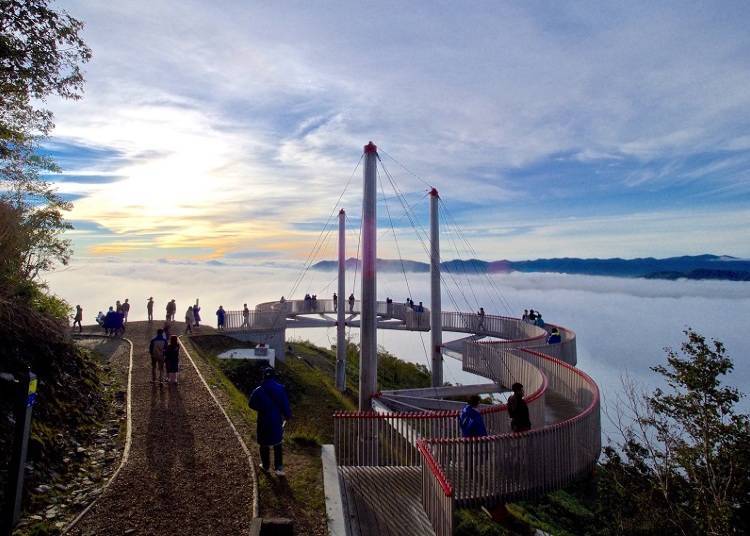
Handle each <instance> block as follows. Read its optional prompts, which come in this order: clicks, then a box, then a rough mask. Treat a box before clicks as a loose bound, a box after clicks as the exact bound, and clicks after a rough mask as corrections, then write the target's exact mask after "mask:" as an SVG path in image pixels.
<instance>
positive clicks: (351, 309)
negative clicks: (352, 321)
mask: <svg viewBox="0 0 750 536" xmlns="http://www.w3.org/2000/svg"><path fill="white" fill-rule="evenodd" d="M354 302H355V299H354V292H352V293H351V294H349V312H350V313H353V312H354Z"/></svg>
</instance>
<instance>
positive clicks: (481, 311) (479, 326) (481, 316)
mask: <svg viewBox="0 0 750 536" xmlns="http://www.w3.org/2000/svg"><path fill="white" fill-rule="evenodd" d="M477 319H478V320H479V321H478V322H477V331H482V330H483V329H484V307H480V308H479V312H478V313H477Z"/></svg>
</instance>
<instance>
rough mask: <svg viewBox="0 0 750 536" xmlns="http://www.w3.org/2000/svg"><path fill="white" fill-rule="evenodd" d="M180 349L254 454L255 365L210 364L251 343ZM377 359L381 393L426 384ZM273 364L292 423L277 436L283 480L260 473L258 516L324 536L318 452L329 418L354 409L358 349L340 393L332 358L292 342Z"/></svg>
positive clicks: (203, 338) (193, 341) (351, 350)
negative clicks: (188, 353)
mask: <svg viewBox="0 0 750 536" xmlns="http://www.w3.org/2000/svg"><path fill="white" fill-rule="evenodd" d="M184 342H185V343H186V344H187V345H188V347H189V349H190V350H191V354H192V355H193V356H194V357H197V358H198V360H197V361H200V362H198V363H197V364H198V366H199V367H200V368H201V371H202V372H203V374H204V376H206V379H207V381H208V382H209V384H211V385H212V387H215V388H218V389H217V391H218V393H217V395H218V396H220V398H222V399H223V400H222V402H226V404H227V406H228V408H227V410H228V412H229V414H230V416H231V417H232V420H233V421H234V422H235V426H237V428H238V430H239V431H240V433H241V434H242V435H243V437H244V439H245V442H246V443H247V444H248V446H250V447H251V448H254V445H255V424H256V414H255V412H254V411H252V410H251V409H250V408H249V407H248V405H247V397H248V396H249V394H250V393H251V392H252V390H253V389H254V388H255V387H256V386H257V385H258V384H259V383H260V380H261V374H262V372H261V366H260V365H259V364H258V363H257V362H253V361H245V360H224V359H219V358H218V357H217V355H218V354H220V353H222V352H224V351H226V350H230V349H234V348H247V347H249V346H251V345H252V343H250V342H241V341H237V340H235V339H232V338H231V337H226V336H224V335H218V334H217V335H200V336H193V337H190V338H189V339H187V340H185V341H184ZM379 360H380V362H379V381H380V384H381V386H382V387H383V388H384V389H395V388H399V387H406V386H409V387H415V386H423V387H427V386H429V385H430V376H429V373H428V372H427V370H426V368H425V367H424V366H420V365H413V364H411V363H406V362H403V361H400V360H399V359H397V358H396V357H395V356H393V355H391V354H388V353H386V352H383V351H381V352H380V353H379ZM276 363H277V364H276V368H277V372H278V374H279V378H280V380H281V382H282V383H283V384H284V387H285V388H286V391H287V395H288V396H289V402H290V404H291V407H292V415H293V417H292V419H291V420H290V421H289V423H288V425H287V427H286V430H285V433H284V466H285V470H286V478H283V479H280V478H276V477H274V476H272V475H267V474H264V473H259V479H258V489H259V495H260V514H261V516H262V517H288V518H292V519H294V522H295V533H298V534H321V535H322V534H327V520H326V514H325V496H324V494H323V474H322V464H321V460H320V445H322V444H326V443H331V442H333V419H332V418H331V415H332V414H333V412H334V411H339V410H356V409H357V402H356V400H357V389H356V384H357V380H358V374H359V355H358V349H357V347H356V346H355V345H353V344H349V345H348V347H347V367H346V371H347V390H346V392H345V393H340V392H339V391H338V390H337V389H336V387H335V380H334V371H335V366H336V354H335V351H331V350H327V349H324V348H320V347H318V346H315V345H313V344H311V343H309V342H307V341H295V342H291V343H290V344H289V349H288V352H287V358H286V360H285V361H278V360H277V362H276ZM206 365H207V366H206ZM256 461H257V457H256Z"/></svg>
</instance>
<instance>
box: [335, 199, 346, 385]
mask: <svg viewBox="0 0 750 536" xmlns="http://www.w3.org/2000/svg"><path fill="white" fill-rule="evenodd" d="M345 273H346V212H344V209H343V208H342V209H341V210H340V211H339V289H338V296H337V300H336V307H337V309H336V388H337V389H338V390H339V391H342V392H343V391H345V390H346V326H345V325H344V310H345V309H346V307H345V305H346V276H345Z"/></svg>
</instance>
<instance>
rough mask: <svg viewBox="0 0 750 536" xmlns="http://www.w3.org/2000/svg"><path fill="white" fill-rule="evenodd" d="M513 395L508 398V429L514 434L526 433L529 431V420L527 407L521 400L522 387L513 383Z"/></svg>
mask: <svg viewBox="0 0 750 536" xmlns="http://www.w3.org/2000/svg"><path fill="white" fill-rule="evenodd" d="M511 389H513V394H512V395H510V398H508V416H510V429H511V430H513V431H514V432H526V431H528V430H531V420H529V406H527V405H526V401H525V400H524V399H523V385H522V384H520V383H514V384H513V385H512V386H511Z"/></svg>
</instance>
